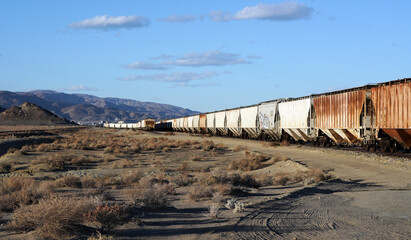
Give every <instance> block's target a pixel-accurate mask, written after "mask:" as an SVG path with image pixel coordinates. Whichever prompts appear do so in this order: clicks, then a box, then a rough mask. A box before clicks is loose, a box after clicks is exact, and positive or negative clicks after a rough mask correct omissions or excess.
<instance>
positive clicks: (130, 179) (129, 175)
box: [121, 170, 144, 186]
mask: <svg viewBox="0 0 411 240" xmlns="http://www.w3.org/2000/svg"><path fill="white" fill-rule="evenodd" d="M143 176H144V173H143V172H142V171H141V170H133V171H129V172H124V173H123V174H122V176H121V181H122V183H123V184H124V185H125V186H131V185H134V184H138V182H139V181H140V179H141V178H142V177H143Z"/></svg>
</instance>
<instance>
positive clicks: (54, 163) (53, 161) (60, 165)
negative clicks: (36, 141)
mask: <svg viewBox="0 0 411 240" xmlns="http://www.w3.org/2000/svg"><path fill="white" fill-rule="evenodd" d="M66 161H67V157H63V156H62V155H61V154H55V155H49V156H41V157H40V158H38V159H37V161H35V162H33V163H44V164H45V165H46V166H47V168H48V170H49V171H58V170H63V169H64V166H65V164H66Z"/></svg>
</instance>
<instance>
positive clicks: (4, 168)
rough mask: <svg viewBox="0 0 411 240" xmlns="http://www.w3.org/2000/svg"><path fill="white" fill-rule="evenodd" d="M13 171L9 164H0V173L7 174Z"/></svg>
mask: <svg viewBox="0 0 411 240" xmlns="http://www.w3.org/2000/svg"><path fill="white" fill-rule="evenodd" d="M12 169H13V166H12V165H11V163H9V162H2V163H0V173H9V172H11V170H12Z"/></svg>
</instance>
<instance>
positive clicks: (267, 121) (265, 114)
mask: <svg viewBox="0 0 411 240" xmlns="http://www.w3.org/2000/svg"><path fill="white" fill-rule="evenodd" d="M277 104H278V103H277V102H270V103H261V105H260V106H258V112H259V113H258V115H259V116H258V117H259V124H260V129H274V120H275V113H276V111H277Z"/></svg>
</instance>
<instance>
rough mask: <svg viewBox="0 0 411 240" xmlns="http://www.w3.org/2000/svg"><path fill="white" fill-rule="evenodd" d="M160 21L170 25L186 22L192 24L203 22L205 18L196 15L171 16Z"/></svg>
mask: <svg viewBox="0 0 411 240" xmlns="http://www.w3.org/2000/svg"><path fill="white" fill-rule="evenodd" d="M158 20H159V21H162V22H170V23H185V22H192V21H196V20H203V17H202V16H194V15H170V16H168V17H166V18H159V19H158Z"/></svg>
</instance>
